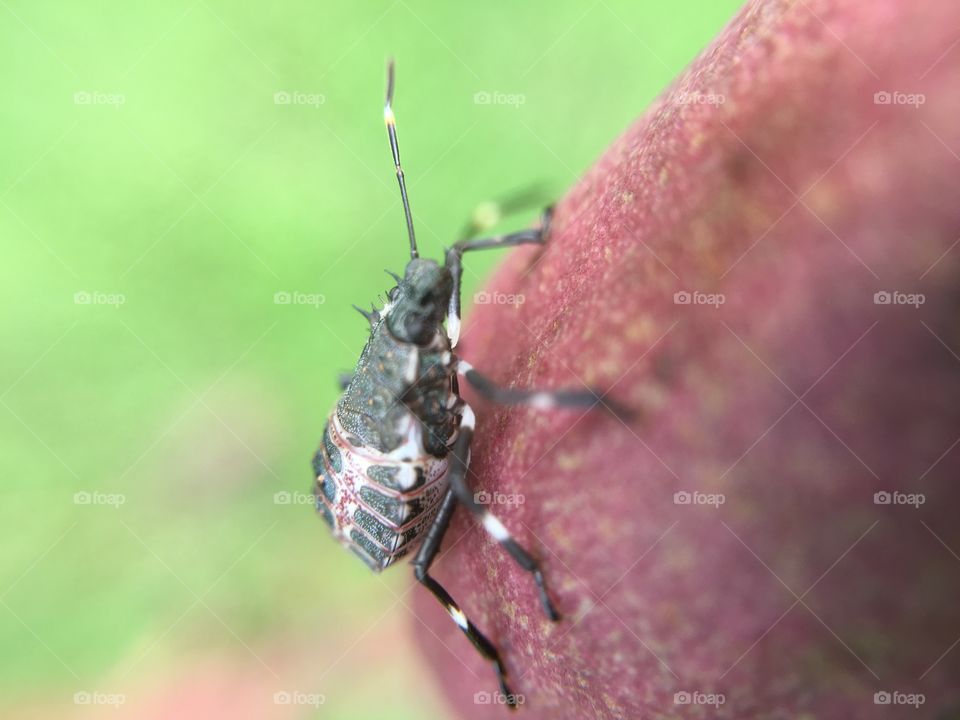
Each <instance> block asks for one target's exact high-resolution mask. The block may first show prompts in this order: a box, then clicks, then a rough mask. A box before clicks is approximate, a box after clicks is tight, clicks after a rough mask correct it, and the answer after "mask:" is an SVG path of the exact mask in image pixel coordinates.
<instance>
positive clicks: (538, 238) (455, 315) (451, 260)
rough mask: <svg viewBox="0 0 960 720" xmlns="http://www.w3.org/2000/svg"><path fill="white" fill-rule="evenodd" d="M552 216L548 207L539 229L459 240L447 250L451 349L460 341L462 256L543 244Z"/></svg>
mask: <svg viewBox="0 0 960 720" xmlns="http://www.w3.org/2000/svg"><path fill="white" fill-rule="evenodd" d="M552 214H553V208H550V207H548V208H547V209H546V210H544V211H543V215H542V216H541V219H540V227H536V228H530V229H527V230H520V231H519V232H515V233H510V234H509V235H498V236H496V237H489V238H478V239H474V240H461V241H460V242H458V243H457V244H456V245H454V246H453V247H452V248H450V249H449V250H447V255H446V266H447V269H449V270H450V274H451V275H452V276H453V292H452V293H451V294H450V308H449V310H448V312H447V335H448V336H449V338H450V346H451V347H456V346H457V341H458V340H459V339H460V307H461V303H460V280H461V278H462V276H463V265H462V263H461V259H462V257H463V254H464V253H465V252H468V251H470V250H486V249H489V248H502V247H512V246H514V245H526V244H543V242H544V240H546V237H547V233H548V232H549V230H550V217H551V215H552Z"/></svg>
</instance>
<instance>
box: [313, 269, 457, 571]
mask: <svg viewBox="0 0 960 720" xmlns="http://www.w3.org/2000/svg"><path fill="white" fill-rule="evenodd" d="M412 264H413V265H414V268H413V270H414V271H413V272H410V270H409V269H408V273H407V278H404V280H403V281H401V283H400V284H399V285H398V286H397V287H396V288H394V289H393V290H391V291H390V298H391V302H389V303H388V304H387V306H386V307H384V309H383V310H382V311H381V312H380V313H379V314H378V315H377V316H376V318H375V320H374V321H373V322H372V327H371V333H370V338H369V339H368V340H367V343H366V345H365V346H364V349H363V352H362V353H361V355H360V360H359V361H358V363H357V369H356V372H355V373H354V375H353V377H352V379H351V380H350V382H349V384H348V385H347V387H346V389H345V390H344V393H343V395H342V396H341V397H340V400H339V402H338V403H337V406H336V408H335V409H334V411H333V412H332V413H331V415H330V417H329V418H328V421H327V424H326V426H325V427H324V431H323V442H322V443H321V446H320V448H319V449H318V451H317V453H316V455H315V456H314V470H315V475H316V485H315V494H316V496H317V509H318V511H319V512H320V514H321V516H322V517H323V518H324V520H325V521H326V522H327V524H328V525H329V526H330V528H331V530H332V531H333V533H334V535H335V536H336V537H337V538H338V539H339V540H340V542H341V543H342V544H343V545H345V546H346V547H348V548H349V549H350V550H352V551H353V552H354V553H356V554H357V555H359V556H360V557H361V558H362V559H363V560H364V562H366V563H367V565H368V566H370V567H371V568H372V569H374V570H377V571H379V570H382V569H384V568H386V567H388V566H389V565H391V564H393V563H394V562H395V561H397V560H398V559H400V558H401V557H403V556H404V555H406V554H407V553H408V552H410V551H411V550H412V549H414V548H415V547H416V546H417V545H418V544H419V542H420V540H421V539H422V535H423V533H424V532H425V531H426V530H427V529H428V528H429V526H430V524H431V523H432V522H433V520H434V519H435V518H436V515H437V512H438V511H439V508H440V503H441V501H442V500H443V497H444V496H445V495H446V493H447V490H448V489H449V485H448V483H447V478H446V474H447V465H448V463H447V455H448V453H449V446H450V443H451V442H452V441H453V439H454V438H455V437H456V433H457V428H458V426H459V424H460V419H461V414H460V410H461V401H460V398H459V396H458V395H457V384H456V366H455V365H454V359H453V354H452V352H451V348H450V342H449V340H448V339H447V336H446V334H445V333H444V332H443V329H442V326H441V325H440V324H439V323H436V324H434V325H433V327H432V328H427V327H425V323H426V322H431V321H433V320H434V317H433V315H434V313H432V312H431V313H428V314H427V315H426V316H425V315H424V314H423V313H422V312H421V311H420V309H421V308H422V307H424V305H425V304H426V306H429V307H432V305H433V304H434V303H435V301H436V300H438V299H439V300H440V301H441V307H445V304H446V299H445V298H444V297H442V295H443V293H444V292H446V293H449V289H448V288H449V273H447V272H446V270H445V269H443V268H441V267H439V266H438V265H437V264H436V263H434V262H432V261H429V260H418V261H415V262H414V263H412ZM424 282H429V283H431V284H433V285H434V286H438V287H439V288H440V294H441V297H439V298H436V297H434V292H433V291H432V290H431V291H429V292H428V293H427V295H428V297H426V298H424V294H423V293H422V292H421V289H422V288H423V287H424V285H423V283H424ZM444 288H447V290H446V291H445V290H444ZM424 299H426V303H424ZM431 331H432V332H431ZM398 335H399V336H400V337H398ZM404 336H406V337H408V338H411V339H412V337H411V336H413V337H416V339H417V340H419V341H420V342H411V340H410V339H404Z"/></svg>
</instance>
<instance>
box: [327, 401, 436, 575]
mask: <svg viewBox="0 0 960 720" xmlns="http://www.w3.org/2000/svg"><path fill="white" fill-rule="evenodd" d="M351 440H355V441H356V443H357V444H354V443H353V442H351ZM313 467H314V471H315V476H316V481H315V485H314V495H315V496H316V499H317V512H319V513H320V515H321V517H323V519H324V521H325V522H326V523H327V525H329V526H330V528H331V530H332V531H333V534H334V536H335V537H336V538H337V539H338V540H339V541H340V543H341V544H342V545H344V546H345V547H347V548H349V549H350V550H351V551H353V552H354V553H355V554H356V555H358V556H359V557H360V558H361V559H362V560H363V561H364V562H365V563H366V564H367V565H368V566H369V567H370V568H371V569H373V570H375V571H378V572H379V571H380V570H383V569H384V568H386V567H388V566H389V565H391V564H393V563H394V562H395V561H396V560H398V559H400V558H401V557H403V556H404V555H406V554H407V553H408V552H409V551H410V550H412V549H413V548H415V547H416V546H417V545H418V544H419V542H420V539H421V538H422V536H423V533H424V532H426V529H427V528H428V527H429V526H430V523H431V522H432V521H433V519H434V518H435V517H436V514H437V511H438V510H439V508H440V502H441V501H442V499H443V496H444V494H445V493H446V490H447V479H446V473H447V461H446V459H443V458H436V457H432V456H429V455H427V456H424V457H420V458H416V459H413V460H411V461H408V462H402V461H397V460H394V459H392V458H390V457H389V456H387V455H386V454H384V453H381V452H379V451H376V450H373V449H370V448H365V447H362V446H360V444H359V439H357V438H351V437H350V436H349V434H348V433H346V432H344V431H343V428H342V427H341V425H340V423H339V421H338V419H337V414H336V412H334V413H332V414H331V416H330V419H329V420H328V421H327V424H326V426H325V427H324V429H323V440H322V442H321V444H320V448H319V449H318V450H317V453H316V455H315V456H314V459H313Z"/></svg>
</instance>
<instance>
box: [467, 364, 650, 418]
mask: <svg viewBox="0 0 960 720" xmlns="http://www.w3.org/2000/svg"><path fill="white" fill-rule="evenodd" d="M457 372H459V373H461V374H462V375H463V376H464V377H465V378H466V379H467V382H468V383H470V385H471V387H473V388H474V389H475V390H476V391H477V392H478V393H480V395H482V396H483V397H484V398H486V399H487V400H490V401H491V402H495V403H499V404H501V405H528V406H529V407H532V408H537V409H538V410H551V409H553V408H584V409H589V408H593V407H595V406H598V405H599V406H600V408H601V409H605V410H608V411H609V412H611V413H613V414H614V415H616V416H617V417H619V418H621V419H623V420H628V419H630V417H631V416H632V413H631V411H630V410H629V409H627V408H624V407H622V406H620V405H619V404H618V403H615V402H613V401H612V400H610V399H608V398H605V397H604V396H603V395H602V394H601V393H599V392H597V391H594V390H589V389H584V390H522V389H517V388H505V387H500V386H499V385H497V384H496V383H494V382H493V381H492V380H491V379H490V378H488V377H486V376H485V375H481V374H480V373H479V372H477V371H476V369H474V367H473V366H472V365H471V364H470V363H468V362H466V361H464V360H458V363H457Z"/></svg>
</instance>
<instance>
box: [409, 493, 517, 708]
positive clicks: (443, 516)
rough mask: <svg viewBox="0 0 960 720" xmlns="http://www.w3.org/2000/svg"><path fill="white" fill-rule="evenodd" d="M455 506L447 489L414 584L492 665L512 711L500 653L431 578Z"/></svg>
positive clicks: (513, 699) (418, 561) (415, 564)
mask: <svg viewBox="0 0 960 720" xmlns="http://www.w3.org/2000/svg"><path fill="white" fill-rule="evenodd" d="M456 507H457V498H456V496H455V495H454V493H453V491H452V490H449V491H447V495H446V497H445V498H444V499H443V504H442V505H441V506H440V511H439V512H438V513H437V517H436V519H435V520H434V521H433V525H431V526H430V529H429V530H428V531H427V535H426V537H425V538H424V540H423V543H422V544H421V545H420V549H419V550H418V551H417V555H416V557H415V558H414V560H413V563H412V564H413V574H414V576H415V577H416V579H417V582H419V583H420V584H421V585H423V586H424V587H426V588H427V590H429V591H430V592H431V593H432V594H433V596H434V597H435V598H436V599H437V600H439V601H440V604H441V605H443V607H444V609H445V610H446V611H447V614H449V615H450V617H451V618H452V619H453V621H454V622H455V623H456V624H457V627H459V628H460V630H461V631H462V632H463V634H464V635H466V636H467V639H468V640H470V642H471V643H472V644H473V646H474V647H475V648H476V649H477V651H478V652H479V653H480V654H481V655H482V656H483V657H484V658H485V659H487V660H489V661H490V662H491V663H493V669H494V671H495V672H496V674H497V682H498V683H499V685H500V692H501V693H502V694H503V696H504V698H505V700H506V703H507V705H508V706H509V707H511V708H513V707H516V695H514V694H513V692H512V691H511V690H510V686H509V685H508V684H507V672H506V668H505V667H504V665H503V661H502V660H501V659H500V653H499V652H497V648H496V646H494V644H493V643H492V642H490V640H488V639H487V636H486V635H484V634H483V633H482V632H480V630H478V629H477V626H476V625H474V624H473V623H472V622H470V619H469V618H468V617H467V616H466V614H464V612H463V611H462V610H461V609H460V606H459V605H457V603H456V601H455V600H454V599H453V598H452V597H451V596H450V593H448V592H447V591H446V589H444V587H443V586H442V585H441V584H440V583H438V582H437V581H436V580H435V579H434V578H433V577H432V576H431V575H430V565H431V564H433V561H434V559H436V556H437V553H438V552H439V551H440V543H441V542H442V541H443V536H444V535H445V534H446V531H447V528H448V527H449V525H450V517H451V515H453V511H454V510H455V509H456Z"/></svg>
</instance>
